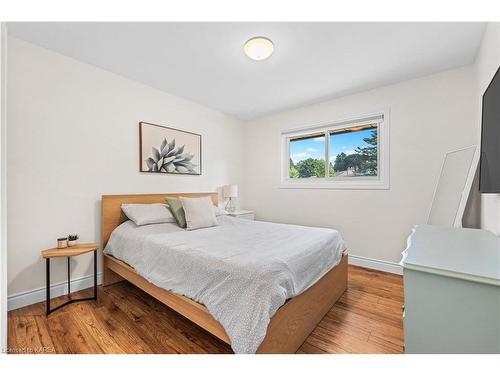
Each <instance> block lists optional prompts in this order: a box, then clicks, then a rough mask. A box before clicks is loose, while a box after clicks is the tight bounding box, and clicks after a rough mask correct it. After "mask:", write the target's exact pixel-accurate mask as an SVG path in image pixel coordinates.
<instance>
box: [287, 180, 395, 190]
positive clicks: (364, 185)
mask: <svg viewBox="0 0 500 375" xmlns="http://www.w3.org/2000/svg"><path fill="white" fill-rule="evenodd" d="M279 188H280V189H330V190H339V189H340V190H345V189H349V190H389V189H390V186H389V183H388V182H384V181H359V182H351V181H335V182H331V181H327V182H282V183H281V184H280V186H279Z"/></svg>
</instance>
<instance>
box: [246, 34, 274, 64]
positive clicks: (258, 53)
mask: <svg viewBox="0 0 500 375" xmlns="http://www.w3.org/2000/svg"><path fill="white" fill-rule="evenodd" d="M243 50H244V51H245V55H247V56H248V57H250V58H251V59H252V60H265V59H267V58H268V57H269V56H271V54H272V53H273V50H274V45H273V42H272V41H271V40H270V39H268V38H265V37H263V36H258V37H255V38H252V39H250V40H248V41H247V42H246V43H245V47H244V48H243Z"/></svg>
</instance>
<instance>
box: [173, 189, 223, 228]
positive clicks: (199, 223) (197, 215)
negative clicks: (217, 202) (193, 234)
mask: <svg viewBox="0 0 500 375" xmlns="http://www.w3.org/2000/svg"><path fill="white" fill-rule="evenodd" d="M180 200H181V202H182V208H184V213H185V214H186V224H187V227H186V229H187V230H193V229H200V228H208V227H213V226H216V225H217V224H218V222H217V218H216V217H215V210H214V206H213V204H212V200H211V199H210V197H201V198H183V197H180Z"/></svg>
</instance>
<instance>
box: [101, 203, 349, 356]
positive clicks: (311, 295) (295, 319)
mask: <svg viewBox="0 0 500 375" xmlns="http://www.w3.org/2000/svg"><path fill="white" fill-rule="evenodd" d="M179 196H183V197H201V196H210V197H211V199H212V202H213V203H214V204H215V205H217V200H218V196H217V193H176V194H137V195H103V196H102V246H103V248H104V246H106V244H107V242H108V240H109V237H110V235H111V232H112V231H113V230H114V229H115V228H116V227H117V226H118V225H120V224H121V223H122V222H124V221H125V220H127V218H126V216H125V214H124V213H123V212H122V210H121V205H122V203H163V202H164V198H165V197H179ZM124 279H125V280H128V281H129V282H131V283H132V284H134V285H135V286H137V287H138V288H140V289H142V290H144V291H145V292H146V293H148V294H150V295H151V296H153V297H155V298H156V299H158V300H159V301H161V302H163V303H164V304H165V305H167V306H168V307H170V308H171V309H173V310H175V311H176V312H178V313H179V314H181V315H183V316H184V317H186V318H187V319H189V320H191V321H192V322H194V323H196V324H197V325H198V326H200V327H202V328H204V329H205V330H207V331H208V332H210V333H211V334H213V335H214V336H216V337H218V338H219V339H221V340H222V341H224V342H226V343H228V344H230V340H229V337H228V336H227V334H226V332H225V330H224V328H223V327H222V326H221V324H220V323H219V322H218V321H216V320H215V319H214V318H213V317H212V315H210V313H209V312H208V310H207V308H206V307H205V306H203V305H202V304H199V303H197V302H195V301H193V300H191V299H189V298H187V297H184V296H181V295H179V294H175V293H173V292H170V291H168V290H166V289H163V288H159V287H157V286H156V285H154V284H152V283H150V282H149V281H147V280H146V279H145V278H143V277H142V276H140V275H139V274H137V273H136V272H135V271H134V269H133V268H132V267H130V266H129V265H128V264H126V263H124V262H122V261H120V260H118V259H116V258H114V257H112V256H110V255H107V254H104V255H103V286H108V285H111V284H114V283H117V282H120V281H123V280H124ZM346 288H347V254H345V255H343V257H342V260H341V262H340V264H338V265H337V266H336V267H334V268H333V269H332V270H330V271H329V272H328V273H327V274H326V275H325V276H323V277H322V278H321V279H320V280H319V281H318V282H316V284H314V285H313V286H312V287H310V288H309V289H307V290H306V291H305V292H303V293H302V294H300V295H298V296H296V297H294V298H291V299H290V300H288V301H287V302H286V303H285V304H284V305H283V306H282V307H281V308H280V309H278V311H277V312H276V314H275V315H274V316H273V317H272V318H271V321H270V323H269V326H268V328H267V334H266V337H265V338H264V341H263V342H262V343H261V345H260V346H259V348H258V350H257V353H295V352H296V351H297V349H298V348H299V347H300V346H301V345H302V343H303V342H304V341H305V339H306V338H307V336H309V334H310V333H311V332H312V330H313V329H314V328H315V327H316V325H317V324H318V323H319V322H320V321H321V319H322V318H323V316H324V315H325V314H326V313H327V312H328V311H329V310H330V308H331V307H332V306H333V304H334V303H335V302H336V301H337V300H338V299H339V298H340V296H341V295H342V293H343V292H344V291H345V290H346Z"/></svg>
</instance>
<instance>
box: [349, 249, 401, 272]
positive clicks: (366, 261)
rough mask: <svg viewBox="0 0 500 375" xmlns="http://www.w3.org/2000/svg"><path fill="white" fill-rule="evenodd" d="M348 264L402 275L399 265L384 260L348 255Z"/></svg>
mask: <svg viewBox="0 0 500 375" xmlns="http://www.w3.org/2000/svg"><path fill="white" fill-rule="evenodd" d="M349 264H352V265H353V266H360V267H365V268H371V269H374V270H377V271H384V272H390V273H395V274H397V275H402V274H403V267H401V265H400V264H398V263H394V262H386V261H385V260H376V259H371V258H365V257H361V256H359V255H351V254H349Z"/></svg>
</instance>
